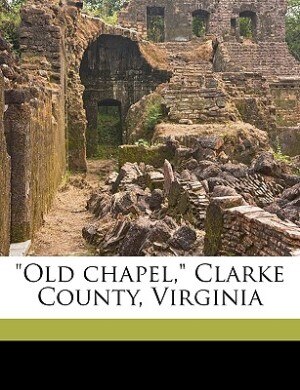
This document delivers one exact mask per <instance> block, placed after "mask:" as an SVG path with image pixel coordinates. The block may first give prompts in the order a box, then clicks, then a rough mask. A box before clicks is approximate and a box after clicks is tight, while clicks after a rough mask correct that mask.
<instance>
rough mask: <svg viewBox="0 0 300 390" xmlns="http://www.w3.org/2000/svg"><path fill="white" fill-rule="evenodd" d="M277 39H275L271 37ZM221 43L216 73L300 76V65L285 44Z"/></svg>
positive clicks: (275, 42)
mask: <svg viewBox="0 0 300 390" xmlns="http://www.w3.org/2000/svg"><path fill="white" fill-rule="evenodd" d="M271 38H273V36H271ZM271 38H270V40H269V41H268V40H265V41H262V42H258V43H255V42H251V41H245V42H226V41H223V42H221V43H220V44H219V45H218V47H217V49H216V53H215V57H214V70H215V71H216V72H260V73H262V74H263V75H267V76H276V75H290V76H291V75H293V76H295V75H299V74H300V65H299V62H298V61H297V60H296V59H295V58H294V57H293V56H292V55H291V54H290V52H289V49H288V46H287V44H286V43H285V42H277V41H276V40H275V39H274V40H271Z"/></svg>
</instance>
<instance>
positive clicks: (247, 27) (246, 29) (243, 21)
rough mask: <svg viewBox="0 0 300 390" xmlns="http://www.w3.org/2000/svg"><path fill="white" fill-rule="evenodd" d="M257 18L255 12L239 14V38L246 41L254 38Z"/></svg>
mask: <svg viewBox="0 0 300 390" xmlns="http://www.w3.org/2000/svg"><path fill="white" fill-rule="evenodd" d="M256 28H257V16H256V13H255V12H252V11H244V12H241V13H240V36H241V37H244V38H247V39H255V38H256Z"/></svg>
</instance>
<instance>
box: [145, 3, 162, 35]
mask: <svg viewBox="0 0 300 390" xmlns="http://www.w3.org/2000/svg"><path fill="white" fill-rule="evenodd" d="M147 31H148V33H147V35H148V39H149V40H150V41H152V42H164V41H165V9H164V7H147Z"/></svg>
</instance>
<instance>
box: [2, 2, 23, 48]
mask: <svg viewBox="0 0 300 390" xmlns="http://www.w3.org/2000/svg"><path fill="white" fill-rule="evenodd" d="M23 3H25V0H10V1H8V0H0V32H1V34H2V35H3V37H4V38H5V39H6V40H7V41H8V42H9V43H11V44H12V46H13V49H14V50H15V51H18V50H19V33H18V29H19V25H20V22H21V19H20V8H21V6H22V5H23Z"/></svg>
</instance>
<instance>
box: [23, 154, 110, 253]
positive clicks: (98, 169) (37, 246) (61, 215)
mask: <svg viewBox="0 0 300 390" xmlns="http://www.w3.org/2000/svg"><path fill="white" fill-rule="evenodd" d="M114 169H115V164H114V162H113V161H111V160H91V161H89V162H88V173H87V174H86V175H83V174H78V175H72V176H70V177H69V178H68V179H66V180H65V183H63V184H62V185H61V187H60V188H59V190H58V192H57V194H56V197H55V199H54V203H53V207H52V209H51V211H50V212H49V214H48V215H47V216H46V217H45V222H44V225H43V227H42V228H41V229H40V231H39V232H38V233H37V234H36V236H35V239H34V242H33V245H32V249H31V252H30V255H32V256H90V255H92V254H93V251H92V249H91V248H89V247H88V245H87V244H86V243H85V241H84V239H83V238H82V234H81V231H82V228H83V227H84V226H85V225H86V224H88V223H90V222H92V221H93V216H92V215H91V214H90V213H89V212H88V211H87V210H86V204H87V200H88V199H89V196H90V194H91V192H92V191H93V190H94V189H96V188H97V187H99V186H101V183H103V182H104V181H105V178H106V177H107V175H108V174H109V173H111V172H112V171H113V170H114Z"/></svg>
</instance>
